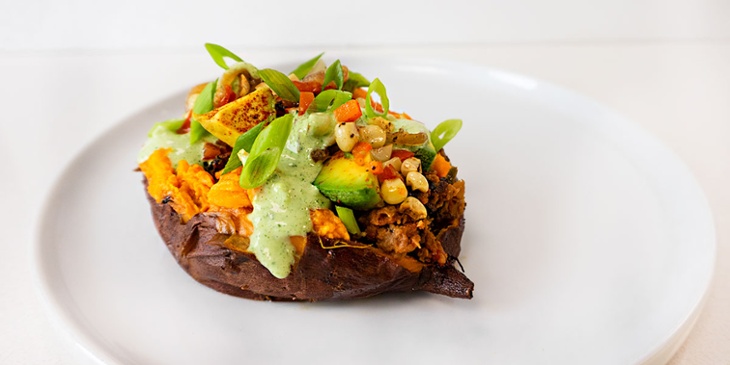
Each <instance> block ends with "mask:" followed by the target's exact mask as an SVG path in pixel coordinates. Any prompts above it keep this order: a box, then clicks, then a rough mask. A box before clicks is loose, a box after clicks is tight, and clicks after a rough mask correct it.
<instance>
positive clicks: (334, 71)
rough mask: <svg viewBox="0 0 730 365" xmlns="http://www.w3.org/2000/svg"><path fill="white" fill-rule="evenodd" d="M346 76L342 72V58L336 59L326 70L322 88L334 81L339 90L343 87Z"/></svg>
mask: <svg viewBox="0 0 730 365" xmlns="http://www.w3.org/2000/svg"><path fill="white" fill-rule="evenodd" d="M344 78H345V76H344V75H343V74H342V64H340V60H337V61H335V62H334V63H332V64H331V65H330V66H329V67H327V71H325V72H324V81H322V89H324V88H325V87H327V85H329V83H330V82H332V81H334V82H335V86H337V90H340V89H342V83H343V82H344Z"/></svg>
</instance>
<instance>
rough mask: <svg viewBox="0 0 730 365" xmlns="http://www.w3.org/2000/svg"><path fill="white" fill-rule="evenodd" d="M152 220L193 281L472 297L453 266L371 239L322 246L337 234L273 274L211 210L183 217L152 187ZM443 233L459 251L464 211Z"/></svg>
mask: <svg viewBox="0 0 730 365" xmlns="http://www.w3.org/2000/svg"><path fill="white" fill-rule="evenodd" d="M147 198H148V200H149V203H150V206H151V210H152V216H153V220H154V222H155V225H156V227H157V230H158V231H159V233H160V236H161V237H162V239H163V241H164V242H165V244H166V245H167V247H168V249H169V250H170V252H171V253H172V255H173V256H174V257H175V259H176V260H177V262H178V263H179V264H180V266H181V267H182V268H183V269H184V270H185V271H186V272H187V273H188V274H189V275H190V276H192V277H193V278H194V279H195V280H197V281H198V282H200V283H202V284H204V285H206V286H208V287H210V288H213V289H215V290H217V291H220V292H223V293H226V294H230V295H234V296H238V297H243V298H248V299H256V300H272V301H320V300H339V299H350V298H365V297H370V296H374V295H377V294H381V293H385V292H404V291H427V292H431V293H435V294H442V295H447V296H450V297H455V298H471V297H472V292H473V290H474V283H472V282H471V280H469V279H468V278H467V277H466V276H465V275H464V274H463V273H462V272H460V271H458V270H457V269H456V268H454V266H453V264H452V262H449V263H447V265H445V266H438V265H424V264H422V263H420V262H418V261H416V260H415V259H410V258H406V259H396V258H393V257H390V256H388V255H387V254H385V253H383V252H382V251H380V250H378V249H375V248H372V247H370V246H363V247H362V248H350V247H343V248H325V247H331V246H332V245H333V244H334V242H332V241H331V240H329V239H328V238H321V237H319V236H316V235H315V234H309V235H308V236H307V244H306V246H305V249H304V252H303V253H302V256H301V258H300V259H299V261H298V262H297V264H296V265H295V266H294V267H293V268H292V272H291V274H290V275H289V276H288V277H286V278H284V279H277V278H276V277H274V276H273V275H271V274H270V273H269V271H268V270H267V269H266V268H265V267H264V266H262V265H261V264H260V263H259V262H258V261H257V260H256V258H255V257H254V255H253V254H250V253H247V252H244V251H240V250H236V249H234V248H232V247H231V244H230V243H228V244H227V243H226V242H227V241H226V240H228V239H229V238H230V237H231V236H230V235H226V234H221V233H219V232H218V231H217V229H216V223H215V218H213V217H211V216H208V215H205V214H198V215H196V216H194V217H193V218H192V219H190V220H189V221H187V222H186V223H182V220H181V219H180V216H179V215H178V214H177V213H176V212H175V210H173V209H172V207H171V206H170V205H169V204H161V203H157V202H156V201H155V200H154V199H152V198H151V197H150V196H149V194H148V195H147ZM458 222H459V223H458V224H455V225H453V226H451V227H448V228H446V231H444V232H442V233H441V236H442V237H443V238H442V239H443V240H446V241H447V242H444V243H443V244H444V247H449V248H450V250H449V251H452V252H450V254H453V253H456V254H457V255H458V247H459V246H460V245H459V242H460V240H461V236H462V233H463V231H464V219H463V217H461V218H460V219H458Z"/></svg>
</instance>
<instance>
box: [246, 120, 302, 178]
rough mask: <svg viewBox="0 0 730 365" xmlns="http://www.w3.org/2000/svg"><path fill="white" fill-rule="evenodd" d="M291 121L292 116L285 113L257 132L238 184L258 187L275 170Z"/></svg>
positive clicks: (289, 130)
mask: <svg viewBox="0 0 730 365" xmlns="http://www.w3.org/2000/svg"><path fill="white" fill-rule="evenodd" d="M293 121H294V116H293V115H291V114H287V115H285V116H283V117H280V118H276V119H274V121H272V122H271V123H270V124H269V125H268V126H267V127H266V128H264V129H263V130H262V131H261V133H259V135H258V136H257V137H256V140H255V141H254V143H253V145H252V146H251V151H250V152H249V155H248V158H247V159H246V164H245V165H244V167H243V171H242V172H241V179H240V180H239V184H240V185H241V187H242V188H244V189H252V188H256V187H259V186H261V185H263V184H264V183H265V182H266V180H268V179H269V177H270V176H271V174H273V173H274V171H276V166H277V165H278V164H279V158H281V152H282V151H283V150H284V147H285V146H286V140H287V138H289V132H291V127H292V122H293Z"/></svg>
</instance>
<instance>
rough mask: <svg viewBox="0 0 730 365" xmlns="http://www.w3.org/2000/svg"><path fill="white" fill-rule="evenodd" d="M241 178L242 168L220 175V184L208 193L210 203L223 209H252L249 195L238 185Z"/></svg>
mask: <svg viewBox="0 0 730 365" xmlns="http://www.w3.org/2000/svg"><path fill="white" fill-rule="evenodd" d="M240 177H241V168H240V167H239V168H237V169H235V170H233V171H231V172H229V173H227V174H223V175H220V178H219V180H218V182H217V183H216V184H215V185H213V187H212V188H211V189H210V191H208V202H209V203H210V204H211V205H217V206H219V207H223V208H244V207H245V208H250V207H251V200H250V199H249V197H248V193H247V192H246V189H244V188H242V187H241V185H239V183H238V180H239V179H240Z"/></svg>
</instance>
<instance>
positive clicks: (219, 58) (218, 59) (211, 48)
mask: <svg viewBox="0 0 730 365" xmlns="http://www.w3.org/2000/svg"><path fill="white" fill-rule="evenodd" d="M205 49H206V50H208V53H210V57H212V58H213V61H215V63H216V64H217V65H218V66H220V67H223V69H224V70H227V69H228V64H227V63H226V61H225V60H224V59H223V57H227V58H230V59H232V60H234V61H236V62H243V60H242V59H241V57H238V56H236V54H235V53H233V52H231V51H229V50H227V49H226V48H225V47H223V46H219V45H217V44H213V43H206V44H205Z"/></svg>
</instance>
